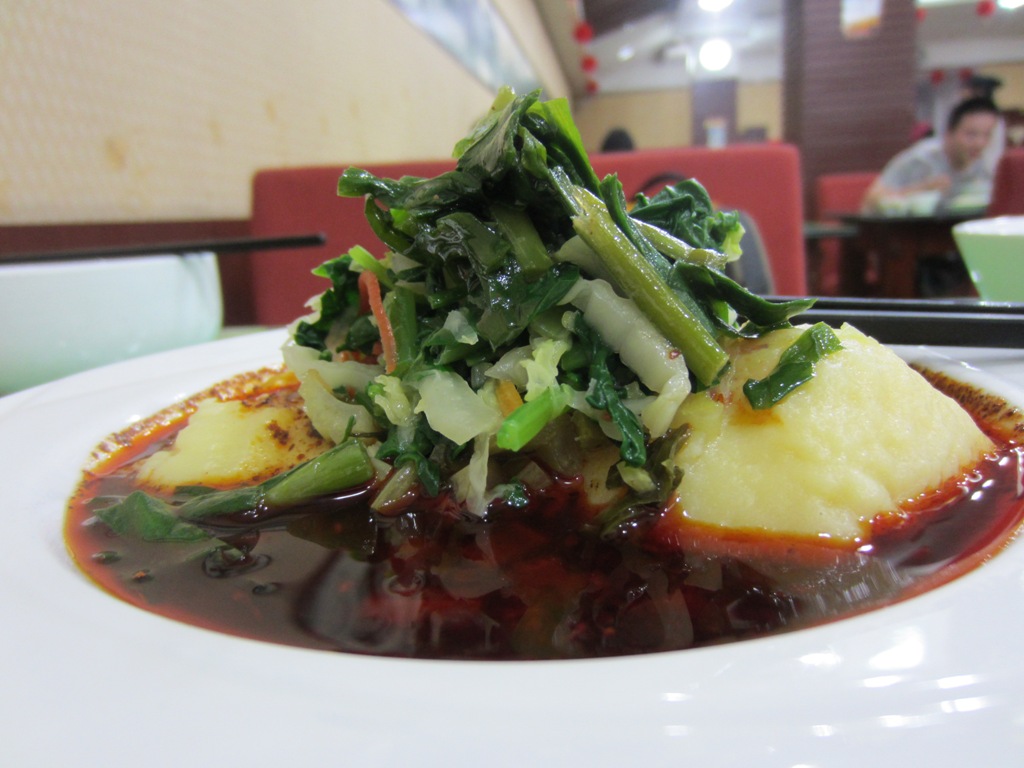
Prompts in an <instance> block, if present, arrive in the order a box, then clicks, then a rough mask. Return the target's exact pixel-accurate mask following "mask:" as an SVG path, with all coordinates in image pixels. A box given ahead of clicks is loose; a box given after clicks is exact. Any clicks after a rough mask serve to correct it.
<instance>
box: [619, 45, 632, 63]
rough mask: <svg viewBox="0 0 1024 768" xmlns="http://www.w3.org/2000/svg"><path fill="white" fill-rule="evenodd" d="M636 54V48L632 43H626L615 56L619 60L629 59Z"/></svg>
mask: <svg viewBox="0 0 1024 768" xmlns="http://www.w3.org/2000/svg"><path fill="white" fill-rule="evenodd" d="M635 56H636V48H634V47H633V46H632V45H624V46H622V47H621V48H619V50H618V51H616V52H615V58H617V59H618V60H619V61H629V60H630V59H632V58H633V57H635Z"/></svg>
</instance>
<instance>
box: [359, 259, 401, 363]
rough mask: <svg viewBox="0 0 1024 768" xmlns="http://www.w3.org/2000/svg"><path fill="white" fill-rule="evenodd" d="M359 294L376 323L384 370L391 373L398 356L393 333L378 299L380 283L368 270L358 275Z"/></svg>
mask: <svg viewBox="0 0 1024 768" xmlns="http://www.w3.org/2000/svg"><path fill="white" fill-rule="evenodd" d="M359 292H360V293H361V294H363V295H365V296H366V300H367V301H368V302H369V304H370V311H371V312H373V317H374V319H375V320H376V321H377V329H378V330H379V331H380V344H381V350H382V352H383V353H384V370H385V371H386V372H387V373H391V372H392V371H394V370H395V366H396V365H397V364H398V354H397V351H396V349H395V332H394V331H393V330H392V328H391V320H390V319H389V318H388V314H387V312H385V311H384V302H383V300H382V299H381V297H380V281H379V280H378V279H377V276H376V275H375V274H373V272H371V271H370V270H368V269H367V270H364V271H363V272H362V273H360V275H359Z"/></svg>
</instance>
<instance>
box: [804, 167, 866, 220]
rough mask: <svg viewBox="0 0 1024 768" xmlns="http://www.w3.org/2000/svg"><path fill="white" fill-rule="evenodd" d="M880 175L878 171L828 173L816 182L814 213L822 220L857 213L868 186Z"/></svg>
mask: <svg viewBox="0 0 1024 768" xmlns="http://www.w3.org/2000/svg"><path fill="white" fill-rule="evenodd" d="M877 177H878V173H877V172H876V171H851V172H849V173H826V174H823V175H821V176H819V177H818V178H817V180H816V181H815V184H814V208H815V212H814V215H815V216H817V217H818V219H819V220H820V221H829V220H832V219H835V218H836V216H837V215H838V214H841V213H857V212H858V211H860V204H861V201H862V200H863V199H864V193H865V192H867V191H868V187H870V186H871V184H872V182H874V180H875V179H876V178H877Z"/></svg>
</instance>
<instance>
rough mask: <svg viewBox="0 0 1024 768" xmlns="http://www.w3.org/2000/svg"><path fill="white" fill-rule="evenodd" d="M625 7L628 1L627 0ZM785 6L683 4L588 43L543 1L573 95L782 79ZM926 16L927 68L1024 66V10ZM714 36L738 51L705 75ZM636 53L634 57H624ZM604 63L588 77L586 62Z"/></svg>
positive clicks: (959, 3)
mask: <svg viewBox="0 0 1024 768" xmlns="http://www.w3.org/2000/svg"><path fill="white" fill-rule="evenodd" d="M623 1H624V2H626V1H628V0H623ZM784 1H785V0H734V2H733V4H732V5H731V6H730V7H729V8H728V9H726V10H725V11H721V12H718V13H708V12H706V11H702V10H701V9H700V8H699V7H698V6H697V0H679V3H678V8H676V9H675V10H673V11H669V12H665V11H663V12H658V13H655V14H652V15H650V16H647V17H645V18H643V19H640V20H639V21H636V22H633V23H630V24H628V25H627V26H625V27H621V28H619V29H617V30H613V31H610V32H607V33H605V34H602V35H599V36H597V37H595V38H594V39H593V40H591V41H590V42H589V43H587V44H585V45H581V44H580V43H579V42H577V40H576V39H575V38H574V36H573V32H572V29H573V26H574V24H575V22H576V21H577V20H578V16H576V15H575V14H574V13H573V11H572V5H573V4H572V3H565V2H549V1H548V0H537V6H538V8H539V10H540V11H541V14H542V15H543V16H544V17H545V21H546V23H547V24H548V28H549V30H550V32H551V35H552V39H553V41H554V43H555V46H556V48H558V49H559V53H560V56H561V57H562V60H563V65H564V66H565V67H566V71H567V72H568V75H569V78H570V81H571V83H572V87H573V90H574V91H576V92H577V93H584V92H586V87H587V80H588V79H589V78H592V79H593V80H594V81H596V83H597V85H598V87H599V89H600V92H602V93H615V92H623V91H636V90H651V89H661V88H674V87H683V86H686V85H689V84H691V83H692V82H694V81H695V80H698V79H702V78H713V77H730V78H738V79H740V80H745V81H756V80H766V79H771V80H774V79H781V78H782V35H783V22H782V5H783V2H784ZM918 4H919V6H921V7H923V8H924V11H923V13H924V17H923V19H922V20H921V21H920V22H919V26H918V46H919V48H920V54H919V55H920V68H921V70H922V71H928V70H932V69H947V68H962V67H980V66H984V65H986V64H994V63H1003V62H1008V61H1024V8H1019V9H1017V10H1013V11H1011V10H1006V9H1003V8H997V9H996V10H995V13H993V14H992V15H991V16H988V17H982V16H979V15H978V13H977V11H976V6H977V2H976V0H930V1H929V0H921V2H919V3H918ZM711 37H721V38H725V39H726V40H728V41H729V42H730V43H731V44H732V45H733V48H734V50H735V53H734V56H733V60H732V62H731V63H730V64H729V66H728V67H727V68H726V69H725V70H723V71H721V72H718V73H709V72H707V71H704V70H702V69H701V67H700V66H699V65H698V64H697V61H696V58H697V57H696V51H697V48H698V47H699V45H700V43H701V42H703V41H704V40H706V39H708V38H711ZM629 50H631V51H632V56H631V57H630V58H624V57H623V55H622V54H623V53H624V52H626V51H629ZM586 53H589V54H591V55H593V56H594V57H595V58H596V59H597V62H598V66H597V69H596V70H595V71H594V72H593V73H592V74H587V73H585V72H583V71H582V69H581V68H580V60H581V57H582V56H583V55H584V54H586Z"/></svg>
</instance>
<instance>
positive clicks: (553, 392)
mask: <svg viewBox="0 0 1024 768" xmlns="http://www.w3.org/2000/svg"><path fill="white" fill-rule="evenodd" d="M571 398H572V390H571V389H570V388H569V387H567V386H565V385H564V384H563V385H562V386H559V387H550V388H548V389H545V390H544V391H543V392H541V393H540V394H539V395H538V396H537V397H535V398H534V399H533V400H530V401H529V402H526V403H523V404H522V405H521V406H519V407H518V408H516V409H515V410H514V411H512V413H510V414H509V415H508V416H507V417H506V418H505V420H504V421H503V422H502V423H501V427H500V428H499V429H498V436H497V444H498V447H499V448H504V449H505V450H507V451H519V450H522V448H523V446H525V445H526V444H527V443H528V442H530V441H531V440H532V439H533V438H535V437H536V436H537V434H538V433H539V432H540V431H541V430H542V429H544V427H545V426H547V425H548V423H550V422H552V421H554V420H555V419H556V418H558V417H559V416H561V415H562V414H563V413H565V409H566V408H568V407H569V401H570V400H571Z"/></svg>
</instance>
